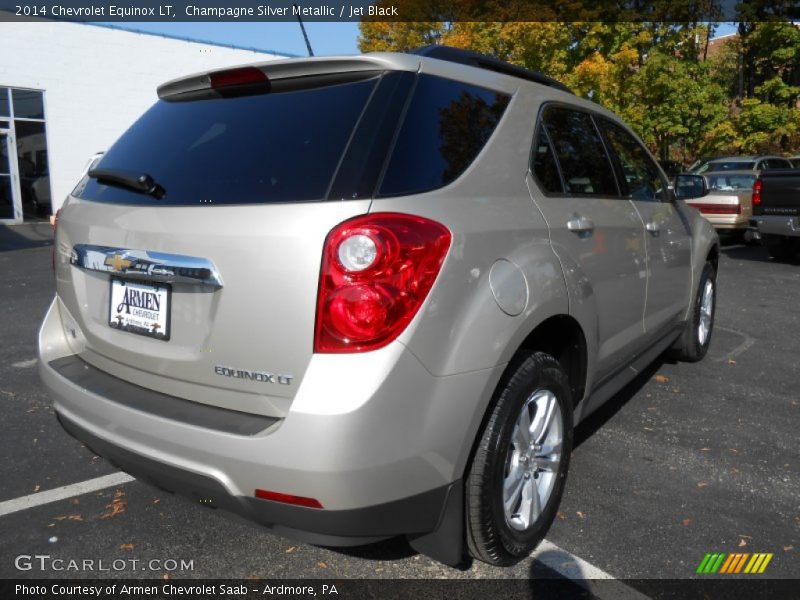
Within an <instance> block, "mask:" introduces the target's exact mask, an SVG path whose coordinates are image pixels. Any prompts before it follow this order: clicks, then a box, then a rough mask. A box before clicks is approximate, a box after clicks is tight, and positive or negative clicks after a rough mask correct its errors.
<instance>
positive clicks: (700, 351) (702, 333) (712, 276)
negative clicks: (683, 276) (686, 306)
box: [673, 262, 717, 362]
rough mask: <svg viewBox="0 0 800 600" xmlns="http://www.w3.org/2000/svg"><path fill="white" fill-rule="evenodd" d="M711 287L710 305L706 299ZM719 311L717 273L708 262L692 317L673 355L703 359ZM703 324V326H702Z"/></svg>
mask: <svg viewBox="0 0 800 600" xmlns="http://www.w3.org/2000/svg"><path fill="white" fill-rule="evenodd" d="M709 285H710V286H711V287H710V306H708V305H706V304H705V303H704V301H706V300H707V297H706V294H707V293H709V292H708V289H709V288H708V286H709ZM716 312H717V273H716V271H715V270H714V266H713V265H712V264H711V263H710V262H707V263H706V264H705V266H704V267H703V272H702V273H701V274H700V285H698V286H697V294H695V299H694V306H693V310H692V316H691V318H690V319H689V320H688V321H687V322H686V327H685V328H684V330H683V334H681V337H680V338H678V341H677V342H676V344H675V346H674V347H673V355H674V357H675V358H677V359H678V360H682V361H684V362H698V361H701V360H703V357H705V355H706V353H707V352H708V347H709V345H710V344H711V334H712V333H713V332H714V316H715V314H716ZM701 325H702V326H703V327H702V328H701Z"/></svg>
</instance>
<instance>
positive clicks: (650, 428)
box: [644, 427, 653, 431]
mask: <svg viewBox="0 0 800 600" xmlns="http://www.w3.org/2000/svg"><path fill="white" fill-rule="evenodd" d="M644 430H645V431H653V428H652V427H645V428H644Z"/></svg>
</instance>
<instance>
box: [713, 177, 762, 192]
mask: <svg viewBox="0 0 800 600" xmlns="http://www.w3.org/2000/svg"><path fill="white" fill-rule="evenodd" d="M755 181H756V176H755V175H709V176H708V189H710V190H711V191H716V192H742V191H747V192H749V191H751V190H752V189H753V184H754V183H755Z"/></svg>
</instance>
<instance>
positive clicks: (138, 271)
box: [69, 244, 222, 288]
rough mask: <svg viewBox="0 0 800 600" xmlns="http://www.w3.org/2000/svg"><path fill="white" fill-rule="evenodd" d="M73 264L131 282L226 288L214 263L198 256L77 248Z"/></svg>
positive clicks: (99, 247) (73, 250)
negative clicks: (188, 284)
mask: <svg viewBox="0 0 800 600" xmlns="http://www.w3.org/2000/svg"><path fill="white" fill-rule="evenodd" d="M69 262H70V264H72V265H74V266H76V267H78V268H80V269H86V270H87V271H99V272H101V273H111V274H112V275H119V276H121V277H128V278H131V279H145V280H149V281H163V282H165V283H191V284H195V285H209V286H212V287H218V288H221V287H222V277H220V274H219V271H217V268H216V267H215V266H214V263H212V262H211V261H210V260H208V259H206V258H198V257H195V256H184V255H181V254H167V253H165V252H153V251H150V250H129V249H126V248H114V247H112V246H94V245H92V244H75V246H73V248H72V253H71V255H70V259H69Z"/></svg>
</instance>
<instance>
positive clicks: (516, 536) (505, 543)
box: [465, 352, 572, 566]
mask: <svg viewBox="0 0 800 600" xmlns="http://www.w3.org/2000/svg"><path fill="white" fill-rule="evenodd" d="M512 368H513V371H512V372H511V376H510V378H509V379H508V380H507V381H506V383H504V384H501V385H502V387H501V388H499V390H498V392H499V393H498V394H497V395H496V398H497V400H496V402H495V404H494V406H493V407H492V409H491V413H490V414H489V416H488V419H487V421H486V423H485V425H484V427H483V430H482V431H481V434H480V438H479V440H478V446H477V448H476V450H475V456H474V457H473V460H472V464H471V465H470V468H469V471H468V474H467V479H466V482H467V485H466V490H465V517H466V537H467V548H468V549H469V553H470V554H471V555H472V556H473V557H474V558H476V559H478V560H481V561H483V562H486V563H489V564H491V565H498V566H507V565H512V564H515V563H517V562H519V561H520V560H522V559H523V558H525V557H527V556H529V555H530V553H531V552H532V551H533V549H534V548H535V547H536V546H537V545H538V544H539V542H541V541H542V539H543V538H544V536H545V534H546V533H547V530H548V529H549V528H550V525H551V524H552V522H553V519H554V518H555V516H556V511H557V509H558V505H559V503H560V502H561V496H562V495H563V493H564V484H565V482H566V476H567V470H568V469H569V459H570V454H571V452H572V397H571V392H570V387H569V384H568V380H567V374H566V371H565V370H564V368H563V367H562V366H561V365H560V364H559V363H558V361H557V360H556V359H555V358H553V357H552V356H550V355H549V354H545V353H544V352H536V353H533V354H530V355H528V356H526V357H524V358H523V359H522V360H520V361H519V362H518V364H517V366H516V367H512ZM550 408H552V409H553V410H552V412H551V413H548V410H549V409H550ZM523 409H524V412H523ZM525 414H526V415H528V420H527V421H525V420H524V416H523V415H525ZM548 414H551V415H552V417H551V418H549V419H548V418H547V415H548ZM523 423H527V424H528V431H529V432H530V433H534V435H533V436H531V435H530V433H529V434H528V435H525V432H524V429H525V428H524V427H519V425H520V424H523ZM542 423H544V428H539V425H540V424H542ZM531 429H533V432H531ZM537 429H538V430H539V431H537ZM537 433H538V434H540V435H538V436H537V435H536V434H537ZM559 439H560V453H559V452H558V451H557V448H558V440H559ZM534 443H536V444H540V445H539V446H538V447H537V446H534V445H533V444H534ZM547 450H552V451H551V452H549V453H548V452H547ZM540 469H543V470H540ZM526 475H527V477H526ZM505 483H507V484H508V485H509V489H510V493H507V492H505V490H504V484H505ZM540 486H541V487H540ZM534 491H535V492H536V495H535V497H534V495H533V494H532V492H534ZM506 494H507V495H506ZM506 498H507V499H508V505H509V507H510V508H509V510H508V511H506V508H505V503H504V501H505V500H506ZM528 499H529V500H530V502H528V503H526V502H525V501H526V500H528ZM535 499H538V500H539V508H540V511H539V512H538V514H535V510H524V508H525V506H526V505H527V507H529V508H532V509H534V508H535V506H534V502H533V500H535Z"/></svg>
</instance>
